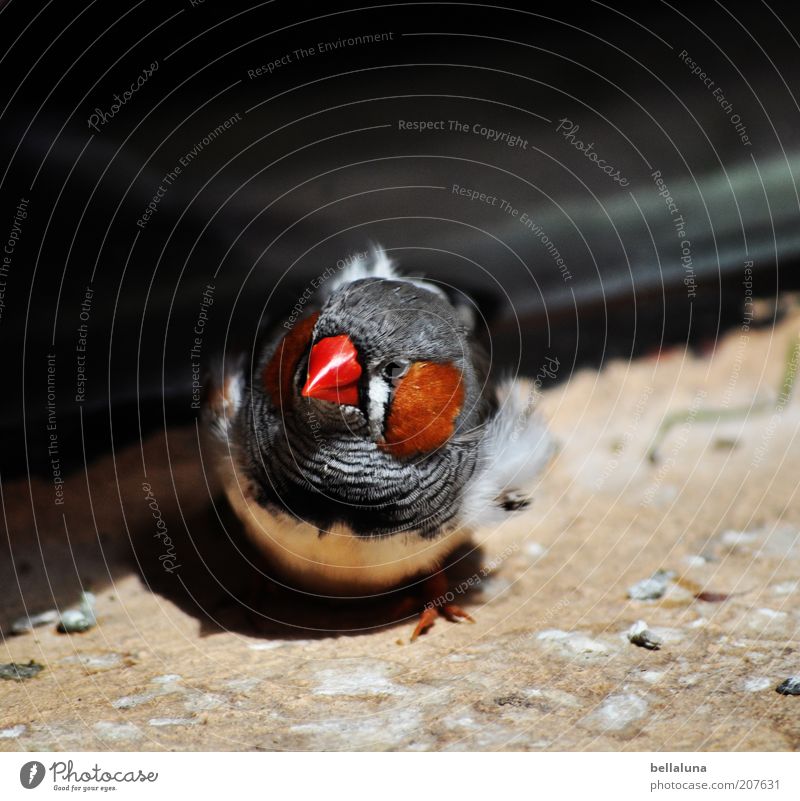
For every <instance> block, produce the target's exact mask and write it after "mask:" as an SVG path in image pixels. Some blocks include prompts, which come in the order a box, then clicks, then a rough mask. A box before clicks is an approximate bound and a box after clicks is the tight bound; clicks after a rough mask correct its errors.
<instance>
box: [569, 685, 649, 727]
mask: <svg viewBox="0 0 800 801" xmlns="http://www.w3.org/2000/svg"><path fill="white" fill-rule="evenodd" d="M648 706H649V705H648V703H647V701H646V700H645V699H644V698H642V697H641V696H640V695H635V694H634V693H619V694H617V695H609V696H608V697H607V698H606V699H605V700H604V701H603V703H602V704H600V706H599V707H597V709H595V710H594V712H592V713H590V714H589V715H587V716H586V717H585V718H584V719H583V720H584V722H585V723H587V724H589V725H590V726H591V727H592V728H594V729H599V730H600V731H623V730H624V729H627V728H628V726H630V725H631V724H632V723H635V722H636V721H637V720H640V719H641V718H643V717H644V716H645V715H646V714H647V710H648Z"/></svg>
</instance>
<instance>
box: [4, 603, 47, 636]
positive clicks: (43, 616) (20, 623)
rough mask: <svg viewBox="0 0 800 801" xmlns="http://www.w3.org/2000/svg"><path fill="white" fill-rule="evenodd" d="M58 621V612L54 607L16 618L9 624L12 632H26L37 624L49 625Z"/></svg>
mask: <svg viewBox="0 0 800 801" xmlns="http://www.w3.org/2000/svg"><path fill="white" fill-rule="evenodd" d="M54 623H58V612H57V611H56V610H55V609H48V610H47V611H46V612H39V614H37V615H31V616H30V617H28V616H27V615H25V616H23V617H19V618H17V619H16V620H15V621H14V622H13V623H12V624H11V633H12V634H27V633H28V632H30V631H33V630H34V629H35V628H38V627H39V626H50V625H52V624H54Z"/></svg>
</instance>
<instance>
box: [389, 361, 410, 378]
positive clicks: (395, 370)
mask: <svg viewBox="0 0 800 801" xmlns="http://www.w3.org/2000/svg"><path fill="white" fill-rule="evenodd" d="M409 364H410V362H407V361H405V360H397V361H392V362H389V363H388V364H387V365H386V366H385V367H384V368H383V374H384V376H385V377H386V378H388V379H389V380H390V381H393V382H396V381H399V380H400V379H401V378H402V377H403V376H404V375H405V374H406V373H407V372H408V367H409Z"/></svg>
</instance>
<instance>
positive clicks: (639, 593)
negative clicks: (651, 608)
mask: <svg viewBox="0 0 800 801" xmlns="http://www.w3.org/2000/svg"><path fill="white" fill-rule="evenodd" d="M673 578H675V571H674V570H656V572H655V573H653V575H652V576H650V578H647V579H642V580H641V581H637V582H636V584H633V585H632V586H630V587H628V598H631V599H632V600H634V601H655V600H657V599H658V598H661V597H663V595H664V593H665V592H666V591H667V588H668V587H669V584H670V582H671V581H672V579H673Z"/></svg>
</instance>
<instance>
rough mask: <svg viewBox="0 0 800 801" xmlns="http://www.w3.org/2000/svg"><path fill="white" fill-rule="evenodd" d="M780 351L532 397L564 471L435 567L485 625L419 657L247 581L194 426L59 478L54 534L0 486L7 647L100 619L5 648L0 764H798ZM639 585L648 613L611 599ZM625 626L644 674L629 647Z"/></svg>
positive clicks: (744, 342) (375, 613)
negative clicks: (35, 624) (193, 756)
mask: <svg viewBox="0 0 800 801" xmlns="http://www.w3.org/2000/svg"><path fill="white" fill-rule="evenodd" d="M799 332H800V312H798V311H797V310H795V311H792V312H790V313H789V314H787V316H786V317H785V318H784V319H783V321H782V322H781V323H780V324H779V325H778V326H777V327H776V328H774V329H772V328H769V327H767V328H763V329H760V330H752V329H751V330H749V331H745V330H735V331H733V332H731V333H729V334H728V335H726V337H725V338H724V339H723V340H721V341H720V342H719V343H718V344H717V347H716V349H715V350H713V352H712V351H709V352H705V353H703V354H702V355H692V354H690V353H688V352H685V351H684V350H681V349H676V350H674V351H670V352H666V353H661V354H660V355H658V356H656V355H654V356H652V357H650V358H645V359H640V360H637V361H635V362H633V363H630V364H629V363H627V362H619V363H612V364H611V365H609V366H608V367H607V368H606V369H605V370H603V371H602V372H601V373H599V374H598V373H596V372H592V371H581V372H578V373H576V374H575V375H573V376H572V377H571V378H570V380H569V381H567V382H565V383H563V384H562V385H560V386H559V387H558V388H556V389H555V390H552V391H549V392H547V393H545V395H544V396H543V398H542V402H541V407H542V409H543V411H544V413H545V414H546V415H547V417H548V418H549V419H550V421H551V425H552V428H553V431H554V432H555V434H556V435H557V437H558V439H559V441H560V444H561V450H560V452H559V454H558V456H557V457H556V458H555V459H554V461H553V463H552V464H551V466H550V467H549V469H548V471H547V473H546V474H545V475H544V476H543V477H542V480H541V484H540V486H539V487H538V489H537V493H536V500H535V503H534V504H533V507H532V508H531V509H530V510H529V511H527V512H525V513H524V515H523V516H521V517H519V518H517V519H516V520H515V521H513V522H510V523H508V524H506V525H504V526H503V527H502V528H501V529H499V530H497V531H493V532H488V531H484V532H481V533H480V534H479V536H478V538H477V539H478V541H479V542H480V543H481V544H482V551H481V553H478V554H472V555H471V556H469V557H466V558H465V559H463V560H462V561H461V562H460V563H459V564H458V565H457V568H456V570H455V573H456V574H458V575H456V577H455V579H454V581H455V585H456V586H458V581H459V580H463V579H464V578H467V579H468V578H469V577H470V576H472V577H473V581H472V584H473V589H472V590H471V591H470V592H469V593H464V594H463V596H462V597H461V600H462V601H463V604H464V605H465V606H466V607H467V608H468V609H469V610H470V611H471V612H472V614H473V615H474V617H475V618H476V621H477V622H476V623H475V625H470V624H468V623H461V624H450V623H446V622H440V623H438V624H437V625H436V626H435V628H434V629H432V630H431V632H430V633H429V634H428V635H427V636H425V637H423V638H421V639H420V640H418V641H417V642H416V643H414V644H409V642H408V638H409V634H410V631H411V624H410V622H409V621H402V622H399V623H395V624H391V625H387V624H386V619H387V616H388V614H389V612H388V611H387V609H388V608H389V607H390V604H388V603H387V604H384V605H381V604H379V603H375V604H370V605H368V608H363V607H357V608H343V609H342V608H338V607H336V608H332V607H331V606H330V604H324V603H309V602H306V601H304V600H303V599H302V598H299V597H296V596H289V595H287V594H285V593H281V592H280V591H276V590H274V589H270V588H269V587H268V586H265V584H264V582H263V581H262V582H261V583H259V582H258V580H257V575H258V572H257V568H258V562H257V557H256V556H255V554H253V553H252V551H251V550H250V549H249V547H248V545H247V543H245V542H243V541H242V540H241V538H240V537H239V536H238V534H237V533H236V530H235V527H234V526H231V525H230V521H229V520H227V519H225V517H224V516H223V517H222V518H221V519H220V518H218V517H217V516H216V514H215V512H214V511H213V510H212V509H210V508H209V504H208V502H207V499H208V492H207V489H206V484H205V479H204V476H203V474H202V472H201V471H200V468H199V465H200V460H199V459H198V454H197V448H198V445H197V439H196V432H195V430H194V429H193V428H188V429H183V430H171V431H169V432H167V435H166V436H165V435H163V434H162V435H160V436H154V437H152V438H150V439H149V440H148V441H147V442H146V443H145V445H144V447H143V448H142V449H140V448H139V446H138V445H136V446H134V447H132V448H130V449H128V450H126V451H121V452H118V453H117V454H116V458H115V459H114V458H112V457H111V456H108V457H106V458H104V459H102V460H101V461H100V462H98V463H95V464H92V465H90V466H89V468H88V470H87V471H86V473H85V474H80V473H79V474H77V475H73V476H70V477H69V480H68V482H67V486H66V493H67V504H66V507H65V508H66V514H65V515H64V516H62V508H64V507H58V508H56V507H54V506H53V503H52V488H51V487H49V486H46V485H45V484H44V483H43V482H34V485H33V487H32V493H33V500H34V508H35V509H36V516H35V519H34V518H33V515H32V511H31V509H32V505H31V497H30V496H29V492H30V490H29V489H28V485H27V483H25V482H20V483H18V484H6V485H4V487H3V494H4V500H5V507H6V518H7V519H6V525H7V529H8V532H9V541H10V543H11V548H12V552H13V564H12V563H11V561H10V560H9V559H8V558H7V555H4V557H3V563H2V565H0V571H2V572H1V573H0V586H2V596H3V597H2V599H0V624H2V625H3V627H4V631H5V632H6V634H7V633H8V622H9V621H10V620H11V619H13V618H14V617H16V616H18V615H19V614H20V613H21V612H22V611H23V601H24V604H25V606H26V607H27V609H28V611H29V612H38V611H42V610H44V609H49V608H52V607H54V606H60V607H62V608H63V607H64V606H65V605H68V604H71V603H74V602H75V601H76V600H77V598H78V594H79V591H80V589H81V587H83V588H88V589H91V590H92V591H93V592H95V593H96V595H97V615H98V621H99V622H98V625H97V626H96V627H95V628H93V629H91V630H90V631H87V632H85V633H83V634H72V635H66V634H59V633H57V632H56V631H55V628H54V627H53V626H45V627H43V628H39V629H37V630H36V631H35V632H34V633H29V634H24V635H21V636H15V637H8V636H6V637H4V640H3V642H2V644H1V645H0V663H6V662H12V661H13V662H17V663H27V662H28V661H29V660H35V662H37V663H39V664H41V665H43V666H44V669H43V670H42V671H41V672H40V673H39V674H38V675H37V676H36V677H34V678H31V679H27V680H24V681H11V680H7V681H0V749H4V750H44V749H87V750H95V749H97V750H103V749H111V750H116V749H137V750H139V749H141V750H148V749H166V750H184V749H201V750H225V749H235V750H242V749H263V750H271V749H370V750H376V749H377V750H380V749H412V750H436V749H440V750H462V749H491V750H493V749H522V750H539V749H543V750H548V749H552V750H570V749H574V750H585V749H606V750H620V749H621V750H682V749H708V750H717V749H724V750H731V749H733V750H735V749H748V750H751V749H755V750H784V749H797V748H798V747H800V697H792V696H785V695H780V694H778V693H777V692H776V691H775V688H776V686H777V685H778V684H779V683H780V682H781V681H783V680H784V679H786V678H787V677H788V676H790V675H794V674H800V639H799V638H798V627H799V626H800V604H799V603H798V602H799V601H800V536H799V535H798V530H799V528H800V499H799V498H798V483H799V477H800V447H798V442H797V439H798V427H799V426H800V398H798V397H796V396H795V397H792V398H790V399H788V398H787V397H786V394H783V395H782V394H781V393H782V392H784V389H785V388H784V387H783V386H782V385H783V376H784V371H785V366H786V360H787V351H788V349H790V348H791V347H792V346H795V345H797V344H798V343H800V334H799ZM562 369H568V367H567V366H564V365H562ZM720 410H721V411H722V414H720V413H719V412H720ZM665 419H668V420H671V421H672V423H671V425H669V426H668V428H667V430H666V431H663V430H662V434H659V433H658V432H659V430H660V426H661V424H662V422H663V421H664V420H665ZM654 442H657V447H656V448H655V453H654V454H652V455H653V458H652V459H651V458H648V453H650V452H651V451H652V450H653V444H654ZM145 467H146V477H145V475H144V472H143V471H144V468H145ZM145 480H146V481H147V482H149V484H150V486H151V488H152V494H153V495H154V496H155V498H156V499H157V503H158V506H159V510H160V512H161V514H162V516H163V519H164V520H165V521H166V524H167V525H168V527H169V532H170V535H171V536H172V538H173V543H174V549H175V552H176V554H177V557H178V561H179V562H180V564H181V568H180V569H178V570H177V571H175V572H174V573H173V574H168V573H166V572H165V571H164V570H163V569H162V568H161V565H162V561H163V560H162V561H160V560H159V559H158V557H159V555H163V551H164V544H163V542H162V541H161V540H159V539H158V538H157V537H155V536H154V535H155V533H156V529H155V524H154V519H153V517H152V512H151V509H150V508H149V507H148V502H147V500H146V498H145V492H144V491H143V488H142V482H143V481H145ZM487 564H488V565H491V566H493V567H492V569H491V570H487V569H486V568H485V567H483V566H485V565H487ZM659 569H664V570H668V571H673V572H674V576H673V578H672V579H671V580H670V581H669V583H668V586H667V590H666V593H665V594H664V596H663V597H662V598H660V599H657V600H631V599H629V598H628V597H627V589H628V587H629V586H631V585H632V584H634V583H636V582H638V581H640V580H641V579H645V578H647V577H649V576H651V575H652V574H653V573H654V572H655V571H656V570H659ZM458 576H460V577H461V578H460V579H459V578H458ZM18 582H19V584H18ZM245 603H246V604H249V605H251V606H253V612H246V610H244V608H243V604H245ZM639 619H644V620H645V621H646V622H647V624H648V626H649V627H650V629H651V630H652V631H653V632H654V633H655V635H656V636H658V637H659V638H660V639H661V641H662V645H661V647H660V649H658V650H648V649H646V648H642V647H637V646H635V645H633V644H631V643H630V642H629V641H628V639H627V638H626V636H625V632H626V630H627V629H628V628H629V627H630V626H631V624H633V623H634V622H635V621H637V620H639Z"/></svg>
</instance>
